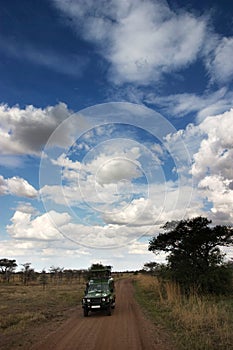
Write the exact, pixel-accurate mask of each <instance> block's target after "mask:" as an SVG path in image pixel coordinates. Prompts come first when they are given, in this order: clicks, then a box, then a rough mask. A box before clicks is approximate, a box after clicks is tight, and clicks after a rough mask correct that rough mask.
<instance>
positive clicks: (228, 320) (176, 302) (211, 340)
mask: <svg viewBox="0 0 233 350" xmlns="http://www.w3.org/2000/svg"><path fill="white" fill-rule="evenodd" d="M134 284H135V296H136V298H137V300H138V302H139V304H140V305H141V306H142V307H143V308H144V309H145V310H146V312H147V314H148V315H149V316H150V318H151V319H152V320H153V321H154V322H155V323H157V324H159V325H161V326H162V327H163V328H165V329H167V331H168V333H169V334H170V335H171V338H173V339H174V342H175V344H176V348H177V349H179V350H190V349H192V350H233V332H232V329H233V299H232V296H229V297H215V298H214V297H211V296H206V297H199V296H198V295H196V294H195V293H193V294H192V295H191V296H190V297H189V298H187V297H184V296H182V295H181V293H180V290H179V288H178V286H177V285H174V284H171V283H168V282H167V283H164V282H163V283H162V282H160V281H159V280H158V279H157V278H156V277H152V276H145V275H138V276H137V277H135V283H134Z"/></svg>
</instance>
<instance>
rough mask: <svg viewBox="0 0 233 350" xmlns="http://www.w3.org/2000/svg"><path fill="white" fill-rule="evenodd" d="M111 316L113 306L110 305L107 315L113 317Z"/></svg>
mask: <svg viewBox="0 0 233 350" xmlns="http://www.w3.org/2000/svg"><path fill="white" fill-rule="evenodd" d="M111 314H112V310H111V306H110V305H109V306H108V308H107V310H106V315H107V316H111Z"/></svg>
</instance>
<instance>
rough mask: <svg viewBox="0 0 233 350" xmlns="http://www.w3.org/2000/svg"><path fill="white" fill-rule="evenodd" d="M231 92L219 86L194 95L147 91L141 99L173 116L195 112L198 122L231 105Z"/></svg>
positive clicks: (227, 108) (232, 94)
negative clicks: (158, 93)
mask: <svg viewBox="0 0 233 350" xmlns="http://www.w3.org/2000/svg"><path fill="white" fill-rule="evenodd" d="M232 99H233V93H232V92H229V91H227V89H226V88H221V89H219V90H217V91H215V92H212V93H209V92H208V93H206V94H203V95H196V94H191V93H183V94H174V95H169V96H156V95H154V94H153V93H149V94H147V95H145V96H144V97H143V101H144V102H146V103H149V104H151V105H154V106H158V107H159V108H161V109H162V110H163V111H164V112H165V113H166V114H170V115H172V116H174V117H176V118H177V117H184V116H185V115H187V114H189V113H195V114H196V119H197V121H198V122H201V121H203V120H204V119H205V118H206V117H208V116H210V115H216V114H218V113H223V112H225V111H226V110H229V109H230V108H231V107H232Z"/></svg>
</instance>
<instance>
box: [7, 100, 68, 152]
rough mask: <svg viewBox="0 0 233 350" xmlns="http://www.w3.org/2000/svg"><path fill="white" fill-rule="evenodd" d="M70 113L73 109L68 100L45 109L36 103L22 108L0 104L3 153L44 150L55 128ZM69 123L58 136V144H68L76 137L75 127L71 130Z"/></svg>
mask: <svg viewBox="0 0 233 350" xmlns="http://www.w3.org/2000/svg"><path fill="white" fill-rule="evenodd" d="M70 115H71V111H69V110H68V108H67V106H66V104H65V103H59V104H57V105H56V106H48V107H46V108H45V109H41V108H36V107H33V106H27V107H26V108H25V109H20V108H19V107H18V106H15V107H8V106H7V105H0V121H1V122H0V126H1V128H0V153H1V154H8V155H9V154H11V155H17V154H36V155H38V154H40V152H41V150H42V147H43V146H44V145H45V144H46V142H47V141H48V138H49V137H50V135H51V134H52V132H53V131H54V130H55V129H56V128H57V126H58V125H59V124H60V123H61V122H62V121H64V120H65V119H66V118H68V117H69V116H70ZM66 125H68V124H66ZM66 125H65V126H64V128H63V134H62V135H59V136H60V137H59V139H57V140H56V141H57V145H62V146H64V145H66V144H67V143H69V142H71V140H72V136H71V135H72V132H71V129H70V130H67V129H66ZM68 126H69V127H71V126H70V125H68ZM68 135H69V136H68Z"/></svg>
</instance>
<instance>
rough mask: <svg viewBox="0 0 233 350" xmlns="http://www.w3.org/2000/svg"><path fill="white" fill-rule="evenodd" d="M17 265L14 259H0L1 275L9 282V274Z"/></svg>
mask: <svg viewBox="0 0 233 350" xmlns="http://www.w3.org/2000/svg"><path fill="white" fill-rule="evenodd" d="M17 266H18V265H17V264H16V260H14V259H13V260H10V259H6V258H4V259H0V270H1V271H0V273H1V274H2V276H3V279H4V280H5V281H7V282H8V283H9V281H10V276H11V274H12V273H13V272H14V270H15V269H16V267H17Z"/></svg>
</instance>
